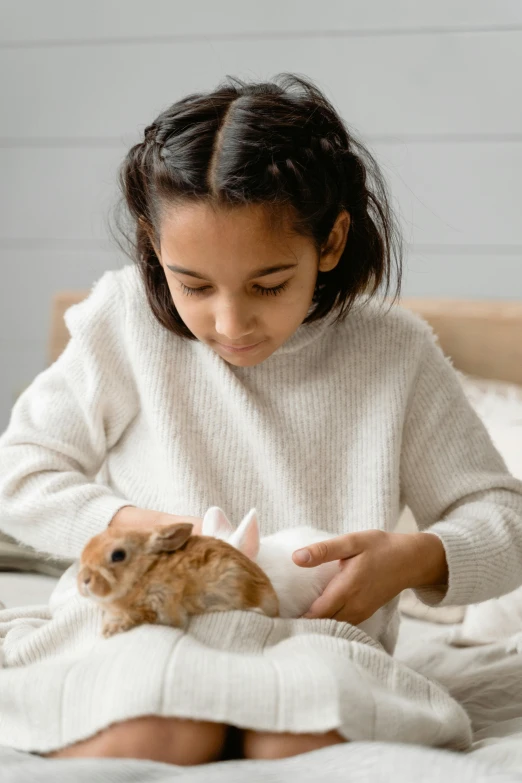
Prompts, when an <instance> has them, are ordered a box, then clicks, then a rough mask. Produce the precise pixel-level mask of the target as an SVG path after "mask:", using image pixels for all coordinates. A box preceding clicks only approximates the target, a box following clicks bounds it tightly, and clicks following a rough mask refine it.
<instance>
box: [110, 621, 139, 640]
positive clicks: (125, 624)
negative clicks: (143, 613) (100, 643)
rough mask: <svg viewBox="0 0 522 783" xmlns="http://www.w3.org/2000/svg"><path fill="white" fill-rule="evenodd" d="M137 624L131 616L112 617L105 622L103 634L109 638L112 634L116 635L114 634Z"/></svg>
mask: <svg viewBox="0 0 522 783" xmlns="http://www.w3.org/2000/svg"><path fill="white" fill-rule="evenodd" d="M135 626H136V623H135V622H134V620H132V619H131V618H130V617H111V618H109V619H108V620H105V621H104V623H103V627H102V636H104V637H105V639H108V638H109V637H110V636H114V634H117V633H122V632H123V631H129V630H130V629H131V628H134V627H135Z"/></svg>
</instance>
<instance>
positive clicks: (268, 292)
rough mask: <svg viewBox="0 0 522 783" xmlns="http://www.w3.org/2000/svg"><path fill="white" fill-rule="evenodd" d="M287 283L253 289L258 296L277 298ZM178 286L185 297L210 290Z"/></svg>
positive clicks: (206, 286)
mask: <svg viewBox="0 0 522 783" xmlns="http://www.w3.org/2000/svg"><path fill="white" fill-rule="evenodd" d="M288 282H289V281H288V280H286V281H285V282H284V283H280V284H279V285H276V286H274V287H273V288H263V286H261V285H257V284H256V285H254V288H255V290H256V291H257V292H258V293H259V294H261V295H263V296H277V294H280V293H281V292H282V291H284V290H285V288H287V287H288ZM180 286H181V290H182V291H183V293H184V294H186V295H187V296H197V295H199V294H204V293H205V291H208V290H209V288H211V286H209V285H203V286H201V287H200V288H189V286H187V285H184V284H183V283H180Z"/></svg>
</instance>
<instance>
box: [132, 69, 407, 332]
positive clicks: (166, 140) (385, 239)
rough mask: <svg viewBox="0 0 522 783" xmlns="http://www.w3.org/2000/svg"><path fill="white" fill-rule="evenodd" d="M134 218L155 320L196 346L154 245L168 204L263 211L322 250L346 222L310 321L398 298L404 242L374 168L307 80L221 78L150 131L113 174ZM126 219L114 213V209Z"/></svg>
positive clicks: (138, 258) (136, 255)
mask: <svg viewBox="0 0 522 783" xmlns="http://www.w3.org/2000/svg"><path fill="white" fill-rule="evenodd" d="M119 183H120V188H121V191H122V196H123V198H122V202H121V205H122V206H123V208H124V209H125V210H126V211H127V214H128V215H130V218H131V226H130V232H129V231H125V229H123V227H122V225H123V224H122V222H121V221H119V228H120V230H121V231H123V234H124V236H126V238H127V240H128V241H129V242H130V245H131V249H130V251H129V254H130V256H131V258H133V260H134V261H135V262H136V263H137V264H138V266H139V269H140V271H141V275H142V278H143V282H144V285H145V289H146V292H147V297H148V301H149V304H150V306H151V308H152V311H153V313H154V315H155V316H156V318H157V319H158V320H159V321H160V323H161V324H163V326H165V327H166V328H167V329H169V330H171V331H172V332H175V333H176V334H179V335H182V336H183V337H188V338H193V337H194V335H193V334H192V332H190V330H189V329H188V328H187V326H185V324H184V322H183V321H182V320H181V317H180V316H179V314H178V312H177V310H176V308H175V306H174V303H173V302H172V297H171V295H170V291H169V288H168V286H167V281H166V279H165V274H164V272H163V269H162V267H161V265H160V262H159V260H158V257H157V255H156V253H155V251H154V247H153V243H152V241H151V237H155V239H156V240H157V241H155V244H156V246H158V245H159V232H158V230H159V225H160V217H161V212H162V207H163V206H164V205H165V204H172V203H176V202H180V201H183V202H187V201H202V200H205V201H207V202H208V203H210V204H213V205H214V206H216V207H229V208H230V207H234V206H244V205H247V204H265V205H266V206H267V207H269V208H270V211H271V212H272V214H279V215H283V214H285V215H290V216H291V218H292V222H293V228H294V230H296V231H298V232H299V233H301V234H304V235H306V236H309V237H310V238H312V239H313V240H314V242H315V244H316V247H317V249H318V251H319V250H320V249H321V248H322V247H324V245H325V243H326V241H327V239H328V237H329V234H330V232H331V230H332V228H333V225H334V222H335V220H336V218H337V216H338V215H339V213H340V212H341V211H342V210H343V209H346V210H347V211H348V212H349V214H350V217H351V224H350V230H349V232H348V238H347V242H346V246H345V249H344V252H343V254H342V256H341V259H340V261H339V263H338V264H337V266H336V267H335V268H334V269H333V270H331V271H330V272H319V274H318V278H317V285H316V290H315V293H314V297H313V304H314V305H315V306H314V308H313V309H312V310H311V312H310V314H309V315H308V317H307V318H306V320H305V323H307V322H311V321H315V320H318V319H319V318H322V317H324V316H325V315H326V314H327V313H329V312H330V311H331V310H332V309H333V308H338V310H339V315H338V317H339V318H342V317H344V316H345V315H346V313H347V312H348V311H349V309H350V307H351V306H352V305H353V303H354V301H355V300H356V298H357V297H358V296H359V295H360V294H362V293H365V294H369V295H370V296H373V295H375V294H376V293H377V291H378V290H379V289H380V288H384V292H385V293H386V294H388V292H389V289H390V285H391V282H392V278H393V272H394V270H395V283H396V286H395V288H396V295H397V294H398V293H399V291H400V282H401V270H402V258H401V239H400V233H399V231H398V230H397V226H396V222H395V219H394V216H393V213H392V210H391V207H390V202H389V197H388V194H387V188H386V185H385V182H384V180H383V177H382V175H381V173H380V171H379V168H378V166H377V163H376V162H375V160H374V158H373V157H372V155H371V154H370V153H369V152H368V151H367V150H366V149H365V147H364V146H363V145H362V144H361V143H360V142H359V141H357V140H356V139H355V138H354V136H353V134H352V133H351V132H349V131H348V129H347V127H346V126H345V124H344V123H343V121H342V120H341V118H340V117H339V115H338V114H337V112H336V111H335V109H334V108H333V106H332V105H331V104H330V103H329V101H328V100H327V99H326V97H325V96H324V95H323V94H322V92H321V91H320V90H319V89H318V88H317V87H316V86H315V85H314V84H313V83H312V82H311V81H310V80H308V79H305V78H303V77H299V76H296V75H293V74H280V75H279V76H278V77H276V78H275V79H274V80H273V81H270V82H262V83H246V82H243V81H241V80H240V79H236V78H233V77H228V79H227V81H226V82H224V83H223V84H221V85H219V86H218V87H217V88H216V89H215V90H214V91H212V92H209V93H198V94H193V95H188V96H187V97H185V98H183V99H182V100H179V101H177V102H176V103H174V104H173V105H172V106H170V107H169V108H168V109H166V110H165V111H163V112H162V113H161V114H160V115H159V116H158V117H157V119H156V120H155V121H154V122H153V123H152V124H150V125H149V126H148V127H146V128H145V132H144V138H143V141H141V142H140V143H139V144H136V145H134V146H133V147H132V148H131V149H130V150H129V152H128V153H127V155H126V157H125V160H124V161H123V164H122V166H121V170H120V176H119ZM120 214H121V213H120Z"/></svg>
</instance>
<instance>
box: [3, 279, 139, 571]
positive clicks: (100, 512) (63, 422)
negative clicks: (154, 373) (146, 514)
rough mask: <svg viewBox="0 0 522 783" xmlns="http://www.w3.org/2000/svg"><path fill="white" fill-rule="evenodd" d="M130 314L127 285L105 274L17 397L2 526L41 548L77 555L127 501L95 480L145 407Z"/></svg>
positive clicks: (70, 314)
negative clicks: (59, 346) (52, 356)
mask: <svg viewBox="0 0 522 783" xmlns="http://www.w3.org/2000/svg"><path fill="white" fill-rule="evenodd" d="M125 319H126V308H125V295H124V291H123V287H122V286H121V285H120V283H119V281H118V276H117V273H114V272H107V273H106V274H105V275H104V276H103V277H102V278H101V279H100V280H99V281H98V283H97V284H96V285H95V286H94V288H93V290H92V291H91V293H90V295H89V297H88V298H87V299H86V300H85V301H83V302H81V303H80V304H78V305H75V306H73V307H72V308H70V309H69V310H68V311H67V313H66V315H65V321H66V324H67V327H68V329H69V332H70V334H71V339H70V341H69V343H68V346H67V348H66V349H65V351H64V353H63V354H62V355H61V356H60V358H59V359H58V360H57V361H56V362H55V363H54V364H53V365H52V366H51V367H49V368H47V369H46V370H45V371H44V372H42V373H41V374H40V375H38V376H37V377H36V379H35V380H34V381H33V383H32V384H31V385H30V386H29V388H27V389H26V390H25V391H24V392H23V393H22V395H21V396H20V397H19V398H18V400H17V402H16V403H15V405H14V408H13V410H12V413H11V419H10V423H9V426H8V428H7V430H6V431H5V432H4V434H3V435H2V437H1V438H0V528H1V529H2V530H4V531H5V532H6V533H9V534H10V535H12V536H14V537H15V538H17V539H18V540H20V541H22V542H23V543H25V544H29V545H31V546H32V547H34V548H35V549H38V550H40V551H42V552H48V553H51V554H54V555H59V556H63V557H77V556H79V554H80V552H81V550H82V548H83V546H84V544H85V543H86V542H87V540H88V539H89V538H90V537H91V536H93V535H95V534H96V533H99V532H100V531H101V530H103V529H104V528H105V527H107V525H108V523H109V522H110V520H111V519H112V517H113V516H114V514H115V513H116V511H117V510H118V509H119V508H121V507H122V506H124V505H126V504H127V503H129V501H127V500H126V499H125V498H122V497H118V496H117V495H115V494H114V493H113V492H112V491H111V489H110V488H108V487H106V486H104V485H103V484H101V483H99V482H96V481H95V479H96V476H97V474H98V473H99V470H100V468H101V466H102V464H103V462H104V459H105V457H106V454H107V452H108V451H109V450H110V449H111V447H112V446H113V445H114V444H115V443H116V442H117V441H118V440H119V438H120V437H121V436H122V434H123V433H124V431H125V429H126V428H127V427H128V425H129V423H130V422H131V421H132V419H133V417H134V416H135V415H136V412H137V410H138V395H137V392H136V388H135V383H134V380H133V376H132V373H131V371H130V369H129V366H128V359H127V357H126V351H125Z"/></svg>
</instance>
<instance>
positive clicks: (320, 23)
mask: <svg viewBox="0 0 522 783" xmlns="http://www.w3.org/2000/svg"><path fill="white" fill-rule="evenodd" d="M0 20H3V24H2V33H1V37H0V40H2V41H6V42H13V41H15V42H21V41H23V42H38V41H40V42H45V41H63V40H68V39H75V40H78V41H82V40H85V39H92V38H94V39H96V40H98V41H101V42H103V41H104V40H106V39H125V38H129V37H146V36H165V35H169V34H170V35H180V36H181V35H193V36H194V35H200V36H201V35H207V36H217V35H226V34H228V35H232V34H235V35H238V34H243V35H245V34H248V33H250V34H256V35H262V34H263V33H266V32H269V31H277V32H278V33H279V34H285V33H290V34H295V33H296V31H303V30H310V31H332V32H337V31H352V32H353V31H355V32H359V33H364V32H368V33H372V32H376V31H382V30H386V31H394V30H402V29H406V30H411V31H414V32H415V31H419V30H420V31H422V30H425V29H429V28H433V27H435V28H438V29H442V30H444V29H455V28H459V27H460V28H464V29H469V30H473V29H477V28H478V29H480V28H482V27H486V26H502V25H510V24H521V23H522V5H521V3H520V2H519V0H494V2H492V0H438V2H436V3H432V2H428V1H427V0H421V1H420V2H419V0H384V1H383V0H381V1H380V2H376V0H371V1H370V2H364V0H328V2H326V3H321V4H318V3H317V2H316V0H263V2H262V3H257V2H252V0H251V1H250V2H244V1H243V2H242V1H241V0H220V2H215V0H192V2H190V3H186V2H184V0H147V3H146V5H145V3H144V2H143V0H89V2H85V0H44V1H43V2H42V1H41V0H3V3H2V12H1V16H0Z"/></svg>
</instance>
